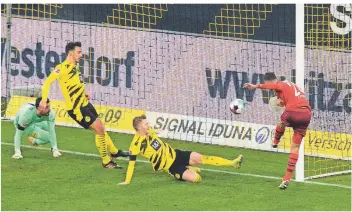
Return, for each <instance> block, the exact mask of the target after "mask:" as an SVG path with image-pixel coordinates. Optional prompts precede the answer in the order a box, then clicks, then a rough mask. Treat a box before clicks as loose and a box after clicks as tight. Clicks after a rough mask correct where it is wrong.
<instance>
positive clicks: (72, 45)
mask: <svg viewBox="0 0 352 212" xmlns="http://www.w3.org/2000/svg"><path fill="white" fill-rule="evenodd" d="M76 47H82V44H81V42H69V43H68V44H67V45H66V48H65V51H66V54H68V52H69V51H71V50H74V49H75V48H76Z"/></svg>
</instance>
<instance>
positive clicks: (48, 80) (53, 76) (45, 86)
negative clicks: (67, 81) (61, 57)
mask: <svg viewBox="0 0 352 212" xmlns="http://www.w3.org/2000/svg"><path fill="white" fill-rule="evenodd" d="M61 69H62V66H61V64H59V65H57V66H56V67H55V69H54V70H53V71H52V72H51V73H50V75H49V76H48V78H46V79H45V81H44V84H43V87H42V100H43V101H46V100H47V99H48V95H49V91H50V85H51V83H53V82H54V81H55V80H57V79H59V78H60V74H61V72H62V70H61Z"/></svg>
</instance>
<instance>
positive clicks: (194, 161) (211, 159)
mask: <svg viewBox="0 0 352 212" xmlns="http://www.w3.org/2000/svg"><path fill="white" fill-rule="evenodd" d="M242 161H243V155H239V156H238V157H237V158H236V159H234V160H227V159H225V158H222V157H217V156H207V155H202V154H199V153H197V152H192V153H191V156H190V159H189V164H190V165H199V164H208V165H214V166H233V167H235V168H236V169H239V168H241V164H242Z"/></svg>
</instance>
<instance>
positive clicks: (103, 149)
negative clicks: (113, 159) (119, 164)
mask: <svg viewBox="0 0 352 212" xmlns="http://www.w3.org/2000/svg"><path fill="white" fill-rule="evenodd" d="M95 144H96V146H97V148H98V150H99V153H100V156H101V158H102V160H103V164H107V163H109V162H110V157H109V156H108V151H107V145H106V142H105V135H95Z"/></svg>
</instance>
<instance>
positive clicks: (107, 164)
mask: <svg viewBox="0 0 352 212" xmlns="http://www.w3.org/2000/svg"><path fill="white" fill-rule="evenodd" d="M90 128H91V129H92V130H93V131H94V132H95V144H96V146H97V148H98V150H99V153H100V156H101V158H102V161H103V165H102V166H103V167H104V168H109V169H115V168H122V167H121V166H119V165H117V164H116V163H115V162H113V161H112V160H111V159H110V156H109V155H108V146H107V143H106V139H105V129H104V125H103V123H102V122H101V120H100V119H96V120H95V121H94V122H93V124H91V125H90Z"/></svg>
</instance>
